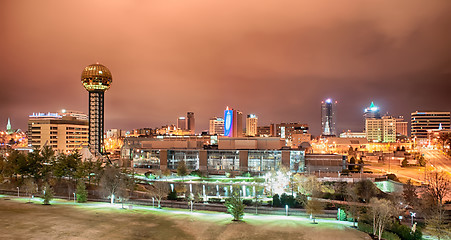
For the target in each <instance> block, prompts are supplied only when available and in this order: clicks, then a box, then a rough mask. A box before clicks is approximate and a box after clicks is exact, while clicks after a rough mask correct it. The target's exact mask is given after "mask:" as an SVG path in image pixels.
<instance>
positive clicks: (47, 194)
mask: <svg viewBox="0 0 451 240" xmlns="http://www.w3.org/2000/svg"><path fill="white" fill-rule="evenodd" d="M43 191H44V192H43V193H44V196H43V198H44V205H50V201H52V199H53V189H52V188H51V187H50V185H49V184H48V183H46V184H45V185H44V189H43Z"/></svg>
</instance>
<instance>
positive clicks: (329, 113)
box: [321, 98, 337, 136]
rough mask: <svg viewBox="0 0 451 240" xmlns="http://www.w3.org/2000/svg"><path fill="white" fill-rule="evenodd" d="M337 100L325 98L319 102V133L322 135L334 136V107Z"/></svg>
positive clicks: (335, 133)
mask: <svg viewBox="0 0 451 240" xmlns="http://www.w3.org/2000/svg"><path fill="white" fill-rule="evenodd" d="M336 104H337V101H333V100H332V99H330V98H329V99H326V100H325V101H322V102H321V134H322V135H323V136H336V135H337V132H336V130H335V121H336V120H335V118H336V116H335V107H336Z"/></svg>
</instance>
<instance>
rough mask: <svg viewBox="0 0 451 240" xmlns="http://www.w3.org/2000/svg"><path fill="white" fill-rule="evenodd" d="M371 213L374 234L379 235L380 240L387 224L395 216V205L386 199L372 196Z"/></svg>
mask: <svg viewBox="0 0 451 240" xmlns="http://www.w3.org/2000/svg"><path fill="white" fill-rule="evenodd" d="M370 203H371V213H372V215H373V234H374V235H376V234H377V236H378V239H379V240H380V239H381V237H382V233H383V232H384V228H385V225H386V224H387V222H388V221H389V220H390V218H391V217H392V216H393V209H395V206H393V204H392V203H391V202H390V201H388V200H386V199H377V198H372V199H371V200H370Z"/></svg>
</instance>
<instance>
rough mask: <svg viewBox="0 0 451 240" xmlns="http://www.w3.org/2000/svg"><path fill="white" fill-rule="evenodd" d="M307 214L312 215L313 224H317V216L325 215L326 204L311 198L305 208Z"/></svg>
mask: <svg viewBox="0 0 451 240" xmlns="http://www.w3.org/2000/svg"><path fill="white" fill-rule="evenodd" d="M305 208H306V210H307V213H308V214H310V216H311V218H312V220H313V223H314V224H316V221H315V220H316V215H318V214H321V213H323V210H324V204H323V203H322V202H320V201H319V200H318V199H317V198H313V197H311V198H310V199H309V200H308V201H307V205H306V206H305Z"/></svg>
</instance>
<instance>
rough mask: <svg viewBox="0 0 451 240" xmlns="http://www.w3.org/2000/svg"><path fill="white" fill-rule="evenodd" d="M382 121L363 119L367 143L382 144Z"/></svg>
mask: <svg viewBox="0 0 451 240" xmlns="http://www.w3.org/2000/svg"><path fill="white" fill-rule="evenodd" d="M382 128H383V122H382V119H378V118H366V119H365V133H366V139H368V141H369V142H382V132H383V130H382Z"/></svg>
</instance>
